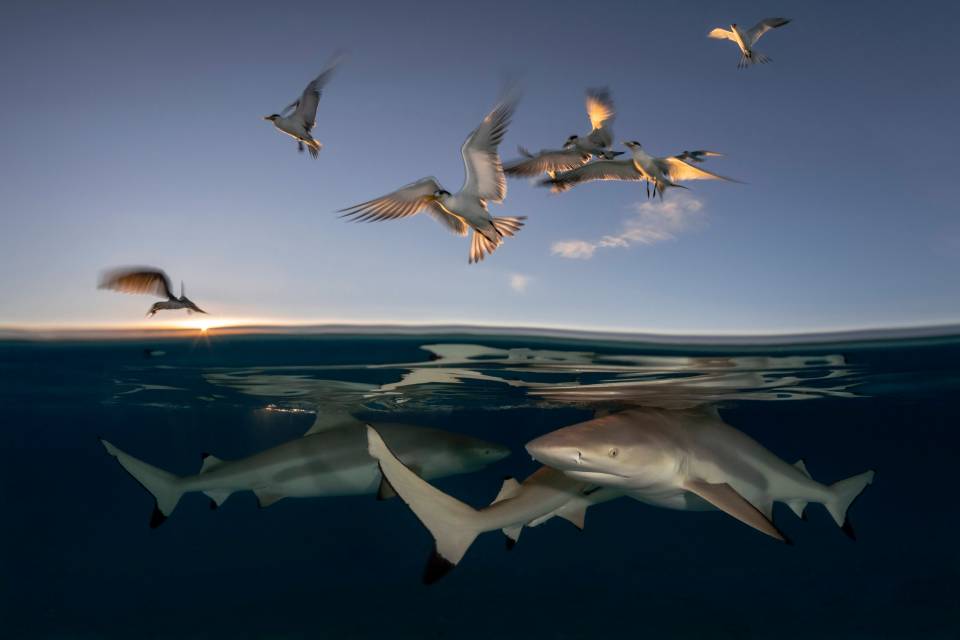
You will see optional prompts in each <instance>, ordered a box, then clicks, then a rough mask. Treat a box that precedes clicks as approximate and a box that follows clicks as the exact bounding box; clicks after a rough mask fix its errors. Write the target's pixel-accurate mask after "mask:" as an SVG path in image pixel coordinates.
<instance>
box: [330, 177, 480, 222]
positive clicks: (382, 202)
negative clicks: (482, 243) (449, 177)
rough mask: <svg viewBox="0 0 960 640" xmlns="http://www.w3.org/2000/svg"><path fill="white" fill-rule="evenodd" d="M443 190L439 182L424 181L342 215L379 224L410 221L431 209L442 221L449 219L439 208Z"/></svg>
mask: <svg viewBox="0 0 960 640" xmlns="http://www.w3.org/2000/svg"><path fill="white" fill-rule="evenodd" d="M439 189H442V187H441V186H440V183H439V182H437V179H436V178H434V177H429V178H423V179H421V180H417V181H416V182H413V183H411V184H408V185H406V186H404V187H400V188H399V189H397V190H396V191H394V192H392V193H388V194H387V195H385V196H381V197H379V198H376V199H374V200H368V201H366V202H361V203H360V204H356V205H353V206H352V207H347V208H346V209H341V210H340V211H339V212H338V213H342V214H343V215H341V216H340V217H341V218H351V219H352V220H354V221H356V222H379V221H381V220H397V219H399V218H407V217H409V216H412V215H414V214H417V213H419V212H421V211H423V210H424V209H427V208H429V209H430V212H431V213H432V214H434V217H435V218H438V219H440V220H442V218H439V216H445V217H448V214H447V213H446V212H445V211H443V209H441V208H440V207H439V206H437V205H436V201H435V200H434V198H433V195H434V193H436V192H437V191H438V190H439ZM444 222H445V223H446V224H447V226H449V227H451V228H452V229H453V228H454V227H455V225H454V224H453V223H449V222H446V221H445V220H444ZM461 235H463V234H461Z"/></svg>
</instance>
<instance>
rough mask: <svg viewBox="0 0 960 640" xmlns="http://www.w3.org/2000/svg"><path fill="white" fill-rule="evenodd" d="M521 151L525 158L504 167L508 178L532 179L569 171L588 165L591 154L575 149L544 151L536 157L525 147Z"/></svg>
mask: <svg viewBox="0 0 960 640" xmlns="http://www.w3.org/2000/svg"><path fill="white" fill-rule="evenodd" d="M519 151H520V155H522V156H524V157H523V158H520V159H519V160H514V161H513V162H510V163H508V164H506V165H505V166H504V167H503V172H504V173H506V174H507V175H508V176H523V177H531V176H538V175H540V174H542V173H557V172H558V171H569V170H571V169H576V168H577V167H579V166H581V165H583V164H586V163H587V161H589V160H590V154H589V153H584V152H582V151H578V150H577V149H575V148H570V149H543V150H541V151H540V153H538V154H536V155H534V154H532V153H530V152H529V151H527V150H526V149H524V148H523V147H519Z"/></svg>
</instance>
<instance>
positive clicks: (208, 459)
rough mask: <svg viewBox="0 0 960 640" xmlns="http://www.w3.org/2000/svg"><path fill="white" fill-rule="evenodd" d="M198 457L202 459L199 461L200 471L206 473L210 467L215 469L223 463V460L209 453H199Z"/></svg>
mask: <svg viewBox="0 0 960 640" xmlns="http://www.w3.org/2000/svg"><path fill="white" fill-rule="evenodd" d="M200 458H201V460H202V462H201V463H200V473H207V472H208V471H210V470H211V469H216V468H217V467H219V466H220V465H222V464H223V460H221V459H220V458H218V457H217V456H212V455H210V454H209V453H201V454H200Z"/></svg>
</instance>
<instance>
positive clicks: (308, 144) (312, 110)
mask: <svg viewBox="0 0 960 640" xmlns="http://www.w3.org/2000/svg"><path fill="white" fill-rule="evenodd" d="M342 58H343V56H342V55H341V54H338V55H336V56H334V58H333V60H332V61H331V62H330V64H328V65H327V67H326V68H325V69H324V70H323V71H321V72H320V75H318V76H317V77H316V78H314V79H313V80H311V81H310V84H308V85H307V86H306V88H305V89H304V90H303V93H302V94H301V95H300V97H299V98H297V99H296V100H294V101H293V102H291V103H290V104H289V105H287V107H286V108H285V109H284V110H283V111H281V112H280V113H274V114H272V115H269V116H264V118H263V119H264V120H270V121H271V122H273V126H275V127H276V128H277V129H279V130H280V131H282V132H283V133H285V134H287V135H288V136H290V137H291V138H293V139H294V140H296V141H297V150H298V151H300V152H301V153H303V150H304V148H306V149H307V151H309V152H310V156H311V157H313V158H316V157H317V156H318V155H319V154H320V149H322V148H323V145H322V144H320V142H318V141H317V140H314V138H313V134H312V132H313V127H314V126H316V124H317V105H319V104H320V94H321V92H322V91H323V87H324V85H326V84H327V82H329V81H330V78H331V77H332V76H333V72H334V71H335V70H336V68H337V65H338V64H339V63H340V60H341V59H342Z"/></svg>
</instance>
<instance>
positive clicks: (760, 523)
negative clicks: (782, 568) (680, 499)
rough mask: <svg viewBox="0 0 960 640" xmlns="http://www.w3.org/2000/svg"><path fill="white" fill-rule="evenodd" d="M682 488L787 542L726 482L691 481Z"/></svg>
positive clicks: (765, 518) (741, 520)
mask: <svg viewBox="0 0 960 640" xmlns="http://www.w3.org/2000/svg"><path fill="white" fill-rule="evenodd" d="M682 488H684V489H686V490H687V491H689V492H690V493H694V494H696V495H698V496H700V497H701V498H703V499H704V500H706V501H707V502H709V503H710V504H712V505H713V506H715V507H716V508H717V509H720V510H721V511H723V512H724V513H726V514H727V515H729V516H733V517H734V518H736V519H737V520H739V521H740V522H742V523H744V524H747V525H750V526H751V527H753V528H754V529H756V530H757V531H760V532H762V533H765V534H767V535H768V536H770V537H771V538H776V539H777V540H780V541H781V542H787V538H786V536H784V535H783V534H782V533H780V530H779V529H777V528H776V527H775V526H773V523H772V522H770V520H769V519H768V518H767V517H766V516H764V515H763V513H761V512H760V510H759V509H757V508H756V507H755V506H753V505H752V504H750V502H749V501H748V500H747V499H746V498H744V497H743V496H741V495H740V494H739V493H737V491H736V490H735V489H734V488H733V487H731V486H730V485H729V484H727V483H726V482H723V483H718V484H712V483H710V482H705V481H703V480H692V479H691V480H687V481H686V482H684V483H683V485H682Z"/></svg>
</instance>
